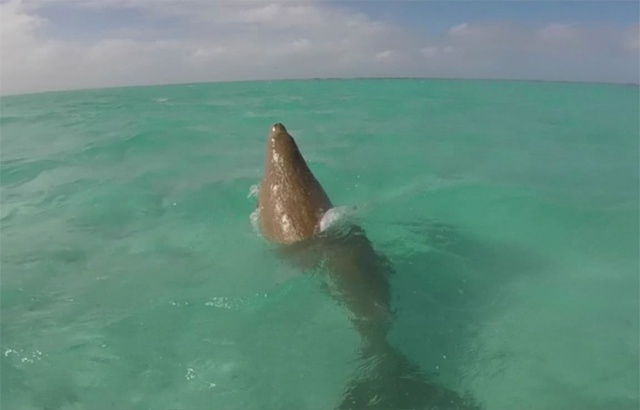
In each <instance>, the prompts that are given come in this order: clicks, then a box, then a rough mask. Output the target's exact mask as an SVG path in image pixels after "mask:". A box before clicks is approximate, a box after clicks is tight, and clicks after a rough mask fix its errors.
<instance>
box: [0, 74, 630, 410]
mask: <svg viewBox="0 0 640 410" xmlns="http://www.w3.org/2000/svg"><path fill="white" fill-rule="evenodd" d="M0 108H1V113H0V115H1V138H2V140H1V143H2V145H1V153H0V159H1V161H2V164H1V166H2V168H1V205H2V207H1V218H2V219H1V240H2V241H1V252H2V266H1V267H2V271H1V274H2V276H1V280H2V283H1V285H2V287H1V307H2V317H1V331H2V339H1V343H2V355H1V356H0V359H1V361H2V362H1V363H2V372H1V375H0V377H1V379H0V381H1V388H2V394H1V403H0V404H1V407H2V408H3V409H18V408H20V409H31V408H34V409H36V408H38V409H42V408H47V409H86V408H104V409H106V408H120V409H122V408H127V409H134V408H136V409H147V408H172V409H187V408H189V409H193V408H211V409H213V408H216V409H223V408H229V409H240V408H242V409H265V408H268V409H293V408H295V409H326V408H331V407H332V406H334V405H336V404H337V403H338V402H339V400H340V395H341V391H342V389H343V387H344V385H345V384H346V383H347V381H348V380H349V379H350V378H351V377H352V376H353V374H354V372H356V371H357V369H358V350H359V347H360V339H359V337H358V335H357V333H356V332H355V331H354V330H353V329H352V328H351V323H350V322H349V320H348V313H347V312H345V311H344V309H343V308H342V307H341V306H339V305H337V304H336V302H335V301H333V300H332V299H331V298H329V297H328V296H327V295H326V294H325V293H324V291H323V290H322V287H321V286H319V283H318V280H317V278H315V277H312V276H309V275H303V274H300V272H299V271H297V270H296V269H295V268H293V267H291V266H289V265H287V264H285V263H284V262H283V261H282V260H280V259H278V257H276V255H274V254H273V253H272V252H271V251H270V248H269V246H268V245H267V244H266V243H265V242H264V241H263V240H262V239H261V238H260V237H259V236H258V235H256V233H255V231H254V230H253V228H252V226H251V223H250V219H249V215H250V214H251V212H252V211H253V210H254V208H255V199H253V198H248V194H249V191H250V187H251V185H253V184H255V183H257V182H258V181H259V179H260V178H261V173H262V167H263V161H264V158H265V149H266V138H267V134H268V131H269V127H270V125H271V124H272V123H274V122H283V123H284V124H285V125H286V126H287V128H288V130H289V132H290V133H291V134H292V135H293V136H294V137H295V138H296V140H297V142H298V145H299V146H300V148H301V150H302V152H303V154H304V155H305V157H306V158H307V161H308V162H309V164H310V167H311V168H312V170H313V171H314V172H315V174H316V176H317V177H318V179H319V180H320V181H321V183H322V184H323V185H324V187H325V189H326V191H327V192H328V194H329V195H330V196H331V198H332V200H333V202H334V204H336V205H346V206H357V207H358V209H359V210H360V211H359V214H358V217H359V219H360V221H361V223H362V225H363V227H364V228H365V229H366V230H367V233H368V236H369V238H370V239H371V241H372V242H373V243H374V244H375V246H376V248H377V249H379V250H380V251H381V252H382V253H384V254H385V255H386V256H387V257H388V258H389V259H390V260H391V261H392V262H393V264H394V266H395V270H396V271H397V274H396V275H395V276H394V277H393V278H392V282H391V286H392V292H393V302H394V307H395V308H396V309H397V311H398V319H397V321H396V323H395V325H394V327H393V328H392V330H391V334H390V335H389V338H390V340H391V342H392V343H393V344H394V345H395V346H397V347H398V349H400V350H401V351H402V352H403V353H405V354H406V355H407V356H408V357H410V358H411V359H412V360H414V361H415V362H416V363H418V364H419V365H420V366H421V368H422V369H423V371H424V372H425V373H426V374H428V375H429V377H430V378H431V379H433V380H435V381H438V382H439V383H442V384H443V385H446V386H449V387H451V388H453V389H455V390H458V391H468V392H470V393H471V394H472V395H473V396H474V397H476V399H477V400H478V401H480V402H481V403H482V405H483V406H484V408H486V409H505V410H506V409H514V408H518V409H569V408H580V409H602V408H616V409H636V408H638V405H639V402H640V400H639V393H638V386H639V383H640V377H639V368H638V362H639V360H640V357H639V347H638V346H639V314H638V307H639V306H638V302H639V294H638V293H639V285H640V284H639V276H638V273H639V255H638V248H639V243H638V226H639V222H640V221H639V217H638V213H639V207H638V199H639V188H638V186H639V177H638V175H639V169H638V166H639V164H638V155H639V142H638V133H639V112H640V110H639V92H638V88H637V87H624V86H614V85H592V84H563V83H518V82H497V81H435V80H357V81H355V80H354V81H346V80H343V81H338V80H336V81H291V82H256V83H226V84H201V85H181V86H162V87H147V88H126V89H108V90H89V91H78V92H65V93H48V94H39V95H25V96H14V97H6V98H3V99H2V101H1V106H0Z"/></svg>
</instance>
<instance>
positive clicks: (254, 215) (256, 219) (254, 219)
mask: <svg viewBox="0 0 640 410" xmlns="http://www.w3.org/2000/svg"><path fill="white" fill-rule="evenodd" d="M249 219H250V220H251V226H252V227H253V230H254V231H255V232H256V233H258V234H259V233H260V227H259V223H260V208H256V209H255V211H253V212H251V215H249Z"/></svg>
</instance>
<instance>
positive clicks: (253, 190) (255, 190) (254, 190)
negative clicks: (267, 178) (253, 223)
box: [247, 184, 260, 198]
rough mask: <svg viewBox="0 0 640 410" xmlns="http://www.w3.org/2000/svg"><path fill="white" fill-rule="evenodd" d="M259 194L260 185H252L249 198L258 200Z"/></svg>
mask: <svg viewBox="0 0 640 410" xmlns="http://www.w3.org/2000/svg"><path fill="white" fill-rule="evenodd" d="M259 192H260V186H259V185H258V184H253V185H251V187H250V188H249V194H248V195H247V198H256V197H257V196H258V193H259Z"/></svg>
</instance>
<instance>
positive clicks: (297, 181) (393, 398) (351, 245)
mask: <svg viewBox="0 0 640 410" xmlns="http://www.w3.org/2000/svg"><path fill="white" fill-rule="evenodd" d="M332 206H333V205H332V203H331V200H330V199H329V197H328V196H327V194H326V192H325V191H324V189H323V188H322V186H321V185H320V183H319V182H318V180H317V179H316V178H315V176H314V175H313V173H312V172H311V170H310V169H309V167H308V165H307V163H306V162H305V160H304V158H303V157H302V154H301V153H300V150H299V149H298V146H297V144H296V142H295V140H294V139H293V137H292V136H291V135H290V134H289V133H288V132H287V130H286V128H285V127H284V125H282V124H280V123H277V124H274V125H273V127H272V128H271V132H270V134H269V138H268V143H267V157H266V164H265V170H264V177H263V179H262V181H261V184H260V188H259V193H258V208H259V214H260V215H259V227H260V231H261V233H262V235H263V236H264V237H265V238H266V239H267V240H269V241H270V242H272V243H275V244H277V245H279V248H280V251H282V254H284V255H285V256H288V257H291V258H292V260H294V261H295V262H296V263H299V264H300V266H302V267H303V268H305V269H307V268H313V267H317V266H320V265H321V264H322V267H323V268H324V271H326V272H327V276H328V278H327V279H328V282H329V289H330V292H331V294H332V296H333V297H334V298H335V299H336V300H337V301H338V302H339V303H341V304H343V305H345V307H346V308H347V309H349V311H350V312H351V317H352V323H353V325H354V328H355V329H356V330H357V331H358V332H359V334H360V335H361V337H362V339H363V344H364V345H363V350H362V354H361V356H362V359H363V360H365V361H373V362H375V363H376V366H374V367H375V373H376V374H373V375H369V376H370V377H365V378H364V379H362V378H359V379H356V380H353V381H351V382H350V383H348V385H347V386H346V389H345V392H344V397H343V400H342V402H341V404H340V406H339V408H341V409H347V408H349V409H351V408H354V409H355V408H368V409H373V408H376V409H377V408H380V409H383V408H384V409H407V408H412V409H419V408H420V409H422V408H429V409H476V408H477V407H475V405H474V404H473V403H471V402H468V401H467V400H466V399H463V398H462V397H461V396H459V395H458V394H457V393H455V392H453V391H451V390H449V389H447V388H445V387H443V386H440V385H437V384H435V383H432V382H429V381H427V380H425V378H424V376H423V375H422V374H421V373H420V371H419V369H418V367H417V366H416V365H414V364H412V363H410V362H409V360H408V359H407V358H406V357H404V356H403V355H402V354H401V353H400V352H399V351H397V350H396V349H395V348H393V347H392V346H391V345H390V344H389V343H388V342H387V340H386V334H387V330H388V328H389V326H390V324H391V323H392V320H393V311H392V309H391V306H390V290H389V282H388V277H389V275H390V274H391V273H392V268H391V266H390V264H389V263H387V261H386V259H385V258H384V257H382V256H380V255H379V254H378V253H377V252H376V251H375V250H374V248H373V245H372V244H371V242H370V241H369V239H368V238H367V237H366V235H365V233H364V230H363V229H362V228H360V227H359V226H357V225H355V224H351V225H349V226H347V227H346V228H345V229H341V230H329V231H327V232H321V231H320V221H321V219H322V217H323V215H324V214H325V212H326V211H328V210H329V209H331V208H332Z"/></svg>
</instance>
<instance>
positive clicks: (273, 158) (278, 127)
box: [258, 123, 332, 244]
mask: <svg viewBox="0 0 640 410" xmlns="http://www.w3.org/2000/svg"><path fill="white" fill-rule="evenodd" d="M258 207H259V212H260V224H259V226H260V230H261V232H262V235H263V236H264V237H266V238H267V239H268V240H270V241H273V242H276V243H281V244H291V243H295V242H299V241H303V240H306V239H310V238H312V237H314V236H315V235H317V234H318V233H320V220H321V219H322V216H323V215H324V213H325V212H326V211H327V210H329V209H330V208H331V207H332V205H331V201H330V200H329V197H328V196H327V194H326V193H325V191H324V189H323V188H322V186H321V185H320V183H319V182H318V180H317V179H316V178H315V176H314V175H313V173H312V172H311V170H310V169H309V167H308V166H307V163H306V161H305V160H304V157H303V156H302V153H300V150H299V149H298V145H297V144H296V142H295V140H294V139H293V137H292V136H291V135H290V134H289V132H287V129H286V128H285V126H284V125H282V124H280V123H277V124H274V125H273V126H272V127H271V131H270V133H269V137H268V140H267V156H266V161H265V168H264V176H263V179H262V182H261V183H260V192H259V194H258Z"/></svg>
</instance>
